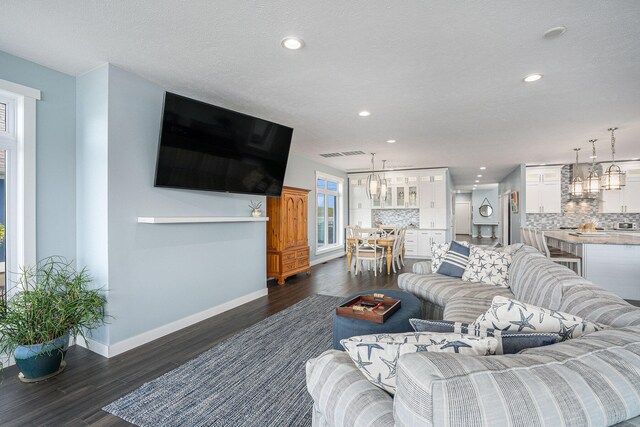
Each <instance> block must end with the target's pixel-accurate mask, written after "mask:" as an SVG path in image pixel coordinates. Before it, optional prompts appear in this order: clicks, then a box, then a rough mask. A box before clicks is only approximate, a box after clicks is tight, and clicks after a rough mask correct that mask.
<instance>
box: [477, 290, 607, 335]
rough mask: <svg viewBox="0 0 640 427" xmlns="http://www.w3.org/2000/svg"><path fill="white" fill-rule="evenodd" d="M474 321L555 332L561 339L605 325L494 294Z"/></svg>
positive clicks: (519, 329) (489, 325) (497, 326)
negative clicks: (489, 304)
mask: <svg viewBox="0 0 640 427" xmlns="http://www.w3.org/2000/svg"><path fill="white" fill-rule="evenodd" d="M474 324H475V325H478V326H480V327H484V328H493V329H496V330H500V331H503V333H504V331H509V332H511V331H516V332H554V333H557V334H558V335H560V338H561V340H562V341H566V340H568V339H571V338H578V337H580V336H583V335H586V334H589V333H591V332H596V331H599V330H601V329H605V328H606V326H603V325H599V324H597V323H593V322H589V321H588V320H584V319H582V318H581V317H578V316H574V315H573V314H569V313H563V312H561V311H555V310H549V309H546V308H542V307H538V306H535V305H531V304H525V303H523V302H520V301H516V300H514V299H511V298H507V297H502V296H496V297H493V300H492V301H491V307H490V308H489V310H487V312H486V313H484V314H481V315H480V316H478V318H477V319H476V321H475V322H474Z"/></svg>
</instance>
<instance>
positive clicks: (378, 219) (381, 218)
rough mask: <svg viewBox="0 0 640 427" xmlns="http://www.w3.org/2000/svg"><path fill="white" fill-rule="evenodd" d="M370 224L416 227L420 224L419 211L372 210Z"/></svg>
mask: <svg viewBox="0 0 640 427" xmlns="http://www.w3.org/2000/svg"><path fill="white" fill-rule="evenodd" d="M371 224H372V225H373V226H378V225H381V224H382V225H391V224H393V225H399V226H407V227H418V225H419V224H420V210H419V209H372V210H371Z"/></svg>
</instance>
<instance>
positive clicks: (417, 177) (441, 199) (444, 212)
mask: <svg viewBox="0 0 640 427" xmlns="http://www.w3.org/2000/svg"><path fill="white" fill-rule="evenodd" d="M368 175H369V174H368V173H354V174H349V225H353V226H355V225H360V226H361V227H371V226H372V225H375V224H372V222H371V217H372V215H371V213H372V211H371V210H372V209H419V219H420V228H423V229H433V230H447V229H448V224H447V218H449V217H450V213H449V209H450V208H449V207H448V205H447V198H448V197H449V195H448V193H447V169H418V170H411V171H387V172H385V173H384V174H381V179H385V180H386V183H387V197H386V198H385V199H384V200H380V199H374V200H370V199H369V198H368V197H367V191H366V189H367V187H366V186H367V176H368ZM423 252H424V251H423ZM417 253H418V248H417V246H416V248H415V254H417Z"/></svg>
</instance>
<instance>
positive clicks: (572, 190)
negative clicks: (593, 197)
mask: <svg viewBox="0 0 640 427" xmlns="http://www.w3.org/2000/svg"><path fill="white" fill-rule="evenodd" d="M573 151H575V152H576V164H575V166H574V167H573V179H572V180H571V185H570V187H569V194H570V195H571V197H573V198H576V199H577V198H581V197H582V194H583V192H584V189H583V185H582V184H583V182H582V178H580V174H579V173H578V152H579V151H580V149H579V148H574V149H573Z"/></svg>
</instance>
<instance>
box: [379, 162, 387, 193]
mask: <svg viewBox="0 0 640 427" xmlns="http://www.w3.org/2000/svg"><path fill="white" fill-rule="evenodd" d="M386 163H387V161H386V160H383V161H382V177H381V178H380V200H382V201H383V202H384V201H385V200H387V177H386V176H385V174H384V168H385V166H386Z"/></svg>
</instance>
